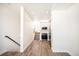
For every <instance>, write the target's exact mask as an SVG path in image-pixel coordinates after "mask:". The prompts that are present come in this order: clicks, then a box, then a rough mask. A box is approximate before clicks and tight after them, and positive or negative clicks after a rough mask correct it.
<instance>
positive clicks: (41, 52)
mask: <svg viewBox="0 0 79 59" xmlns="http://www.w3.org/2000/svg"><path fill="white" fill-rule="evenodd" d="M23 55H27V56H51V55H52V50H51V48H50V45H49V42H48V41H46V40H43V41H41V40H34V41H33V42H32V44H31V45H30V46H29V47H28V48H27V49H26V50H25V51H24V53H23Z"/></svg>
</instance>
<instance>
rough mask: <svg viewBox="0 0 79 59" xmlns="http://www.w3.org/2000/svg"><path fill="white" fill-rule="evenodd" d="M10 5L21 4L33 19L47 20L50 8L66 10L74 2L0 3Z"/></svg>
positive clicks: (49, 16) (49, 15)
mask: <svg viewBox="0 0 79 59" xmlns="http://www.w3.org/2000/svg"><path fill="white" fill-rule="evenodd" d="M0 5H9V6H10V5H11V6H12V7H13V6H15V7H16V8H17V6H20V5H23V6H24V8H25V11H26V12H28V13H29V14H30V15H31V16H32V17H33V18H34V19H38V20H48V19H50V18H51V10H67V9H68V8H70V7H71V6H73V5H74V4H72V3H23V4H13V3H12V4H0Z"/></svg>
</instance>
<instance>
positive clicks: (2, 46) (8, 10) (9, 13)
mask: <svg viewBox="0 0 79 59" xmlns="http://www.w3.org/2000/svg"><path fill="white" fill-rule="evenodd" d="M17 9H18V8H17ZM17 9H16V8H13V7H12V6H10V5H6V4H5V5H4V4H3V5H0V51H1V52H2V51H16V50H17V51H19V46H17V45H16V44H15V43H13V42H12V41H11V40H9V39H7V38H5V37H4V36H5V35H7V36H10V37H11V38H12V39H14V40H15V41H17V42H18V43H19V41H20V40H19V39H20V38H19V35H20V31H19V27H20V26H19V25H20V24H19V23H20V21H19V18H20V17H19V13H18V10H17Z"/></svg>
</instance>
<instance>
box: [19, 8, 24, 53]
mask: <svg viewBox="0 0 79 59" xmlns="http://www.w3.org/2000/svg"><path fill="white" fill-rule="evenodd" d="M23 16H24V8H23V6H21V7H20V24H21V25H20V44H21V46H20V52H23Z"/></svg>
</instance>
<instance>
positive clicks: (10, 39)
mask: <svg viewBox="0 0 79 59" xmlns="http://www.w3.org/2000/svg"><path fill="white" fill-rule="evenodd" d="M5 37H6V38H8V39H10V40H11V41H13V42H14V43H16V44H17V45H18V46H20V44H19V43H18V42H16V41H15V40H13V39H12V38H10V37H9V36H5Z"/></svg>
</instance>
